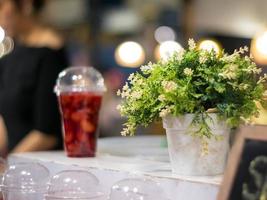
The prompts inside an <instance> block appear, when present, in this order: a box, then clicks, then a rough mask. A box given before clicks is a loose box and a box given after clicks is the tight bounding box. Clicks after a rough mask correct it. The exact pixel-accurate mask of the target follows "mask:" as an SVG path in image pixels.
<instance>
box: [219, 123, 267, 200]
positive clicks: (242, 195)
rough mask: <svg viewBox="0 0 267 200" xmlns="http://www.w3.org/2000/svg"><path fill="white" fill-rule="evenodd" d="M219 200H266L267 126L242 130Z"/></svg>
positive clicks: (243, 128) (233, 149) (245, 127)
mask: <svg viewBox="0 0 267 200" xmlns="http://www.w3.org/2000/svg"><path fill="white" fill-rule="evenodd" d="M217 199H218V200H267V126H260V125H258V126H244V127H242V128H241V129H240V131H239V133H238V135H237V137H236V141H235V143H234V146H233V148H232V150H231V152H230V154H229V158H228V162H227V166H226V170H225V174H224V178H223V182H222V185H221V188H220V191H219V194H218V197H217Z"/></svg>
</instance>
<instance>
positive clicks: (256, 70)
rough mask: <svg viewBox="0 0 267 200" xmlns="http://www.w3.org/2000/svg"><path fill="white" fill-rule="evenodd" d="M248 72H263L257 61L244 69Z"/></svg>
mask: <svg viewBox="0 0 267 200" xmlns="http://www.w3.org/2000/svg"><path fill="white" fill-rule="evenodd" d="M243 71H245V72H247V73H253V74H260V73H261V72H262V69H261V68H258V67H257V66H256V64H255V63H252V65H250V66H249V67H248V68H247V69H243Z"/></svg>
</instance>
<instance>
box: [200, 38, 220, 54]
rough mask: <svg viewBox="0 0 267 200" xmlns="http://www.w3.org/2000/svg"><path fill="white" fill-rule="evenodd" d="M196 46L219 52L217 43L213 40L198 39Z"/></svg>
mask: <svg viewBox="0 0 267 200" xmlns="http://www.w3.org/2000/svg"><path fill="white" fill-rule="evenodd" d="M198 48H199V49H204V50H206V51H211V50H212V49H213V50H214V51H215V52H216V53H217V54H219V53H220V52H221V47H220V45H219V43H218V42H216V41H214V40H202V41H200V43H199V45H198Z"/></svg>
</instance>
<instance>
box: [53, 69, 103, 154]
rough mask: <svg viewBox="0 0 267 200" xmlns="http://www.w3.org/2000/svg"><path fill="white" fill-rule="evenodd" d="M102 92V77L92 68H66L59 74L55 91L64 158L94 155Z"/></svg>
mask: <svg viewBox="0 0 267 200" xmlns="http://www.w3.org/2000/svg"><path fill="white" fill-rule="evenodd" d="M105 90H106V87H105V85H104V79H103V77H102V75H101V74H100V73H99V72H98V71H97V70H96V69H94V68H92V67H70V68H68V69H66V70H64V71H63V72H61V73H60V74H59V76H58V79H57V85H56V87H55V92H56V94H57V96H58V102H59V107H60V111H61V119H62V120H61V121H62V129H63V132H64V146H65V150H66V153H67V155H68V156H70V157H94V156H95V153H96V147H97V138H98V116H99V111H100V108H101V102H102V95H103V92H104V91H105Z"/></svg>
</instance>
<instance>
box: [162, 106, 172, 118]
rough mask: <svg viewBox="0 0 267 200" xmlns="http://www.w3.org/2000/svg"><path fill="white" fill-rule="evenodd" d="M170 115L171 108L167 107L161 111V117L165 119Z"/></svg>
mask: <svg viewBox="0 0 267 200" xmlns="http://www.w3.org/2000/svg"><path fill="white" fill-rule="evenodd" d="M170 113H171V108H170V107H167V108H164V109H162V110H161V111H160V113H159V116H160V117H162V118H163V117H166V116H167V115H168V114H170Z"/></svg>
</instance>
